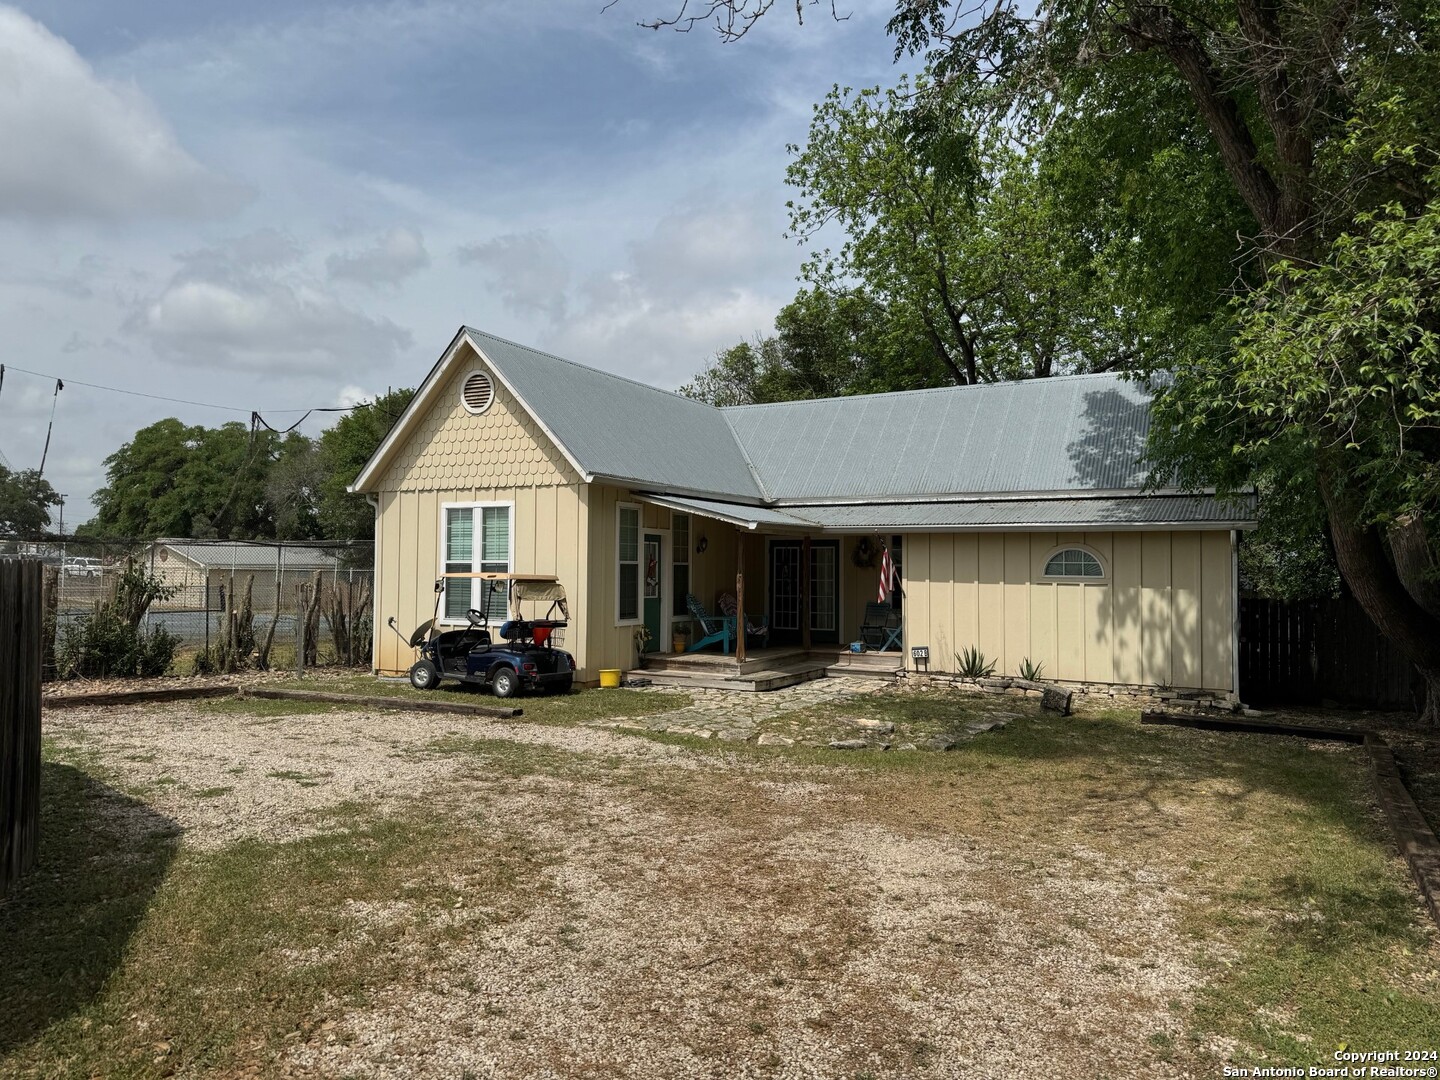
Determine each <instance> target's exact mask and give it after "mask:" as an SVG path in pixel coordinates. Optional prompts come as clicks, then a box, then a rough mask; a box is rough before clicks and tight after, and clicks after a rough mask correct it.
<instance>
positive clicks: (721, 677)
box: [625, 659, 825, 693]
mask: <svg viewBox="0 0 1440 1080" xmlns="http://www.w3.org/2000/svg"><path fill="white" fill-rule="evenodd" d="M625 678H627V679H632V678H633V679H647V680H649V682H651V683H652V684H654V685H655V686H673V687H675V689H677V690H683V689H691V690H738V691H741V692H743V693H760V692H762V691H765V690H783V689H784V688H785V687H787V686H798V685H799V684H800V683H805V682H811V681H813V680H815V679H823V678H825V665H824V663H817V662H815V661H814V660H813V659H802V660H800V661H799V662H797V663H791V664H785V665H778V666H777V665H772V666H769V667H765V668H761V669H759V670H755V671H747V672H745V673H743V674H742V673H740V672H739V671H736V670H735V667H734V665H733V664H732V665H731V667H730V669H729V672H728V673H727V672H725V671H722V670H708V669H704V668H690V669H684V670H677V669H673V668H672V669H668V670H667V669H661V668H657V667H653V666H648V664H647V666H646V667H644V668H638V669H636V670H635V671H627V672H626V673H625Z"/></svg>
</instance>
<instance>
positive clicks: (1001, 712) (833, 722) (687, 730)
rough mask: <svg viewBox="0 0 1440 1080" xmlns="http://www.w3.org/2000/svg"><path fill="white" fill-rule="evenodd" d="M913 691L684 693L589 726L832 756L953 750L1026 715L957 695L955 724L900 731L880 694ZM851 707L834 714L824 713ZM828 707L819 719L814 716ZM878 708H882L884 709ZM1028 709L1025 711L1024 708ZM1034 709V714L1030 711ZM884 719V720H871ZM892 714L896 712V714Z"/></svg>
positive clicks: (838, 688) (821, 685)
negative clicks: (645, 711)
mask: <svg viewBox="0 0 1440 1080" xmlns="http://www.w3.org/2000/svg"><path fill="white" fill-rule="evenodd" d="M626 685H627V686H629V687H631V688H632V689H635V690H639V691H641V692H643V693H664V694H670V693H675V692H676V690H675V688H674V687H672V686H651V685H649V684H646V683H644V682H643V681H642V680H637V681H636V682H634V683H627V684H626ZM907 689H908V688H905V687H903V686H898V685H897V684H896V683H894V682H891V681H889V680H886V679H873V678H856V677H852V676H831V677H829V678H825V679H817V680H815V681H813V682H808V683H801V684H800V685H799V686H792V687H788V688H787V689H784V690H774V691H769V692H767V693H763V694H756V693H748V692H744V691H738V690H712V689H699V690H689V689H687V690H684V691H682V692H683V693H685V694H688V695H689V696H690V698H691V704H689V705H687V706H685V707H684V708H680V709H673V710H671V711H669V712H663V713H654V714H651V715H649V716H617V717H606V718H604V719H600V720H591V721H587V726H590V727H603V728H617V729H628V730H631V731H657V732H658V731H663V732H665V733H667V734H670V735H690V736H694V737H695V738H700V739H720V740H722V741H725V742H751V741H753V742H755V743H756V744H757V745H759V746H794V745H802V746H824V747H829V748H830V749H832V750H864V749H874V750H888V749H891V748H892V747H894V748H895V749H899V750H916V749H920V750H942V751H943V750H953V749H955V748H957V747H958V746H960V745H961V744H963V743H965V742H968V741H969V740H970V739H972V738H974V737H975V736H976V735H981V734H984V733H985V732H987V731H992V730H995V729H997V728H1002V727H1004V726H1005V725H1006V724H1007V723H1009V721H1011V720H1013V719H1015V718H1016V717H1018V716H1021V715H1023V713H1022V712H1017V711H1014V710H1015V709H1016V707H1017V705H1019V703H1017V702H1016V701H1015V699H1013V698H1005V697H994V696H992V695H988V694H970V693H962V692H954V693H955V709H956V715H955V717H954V720H953V722H950V723H943V724H942V725H938V726H939V727H940V730H936V727H937V725H933V724H932V725H930V726H928V727H926V726H921V727H919V728H916V727H914V726H907V728H906V730H902V731H897V730H896V727H895V724H894V723H893V722H891V721H889V720H887V719H884V718H883V717H884V716H885V714H886V713H887V711H888V710H886V709H884V708H883V706H879V703H878V702H876V703H875V705H872V707H870V708H867V707H866V705H867V703H869V702H874V699H875V697H876V696H877V695H880V694H893V693H904V692H906V690H907ZM841 702H852V703H853V709H852V707H851V706H850V705H848V704H847V705H845V706H844V707H843V708H841V709H839V710H831V711H830V712H829V714H828V715H827V713H826V710H825V709H824V708H823V707H824V706H826V705H832V704H836V703H841ZM817 706H819V707H821V708H820V709H819V711H818V714H817V713H816V712H815V711H814V710H816V707H817ZM877 706H879V707H877ZM1019 707H1020V708H1021V709H1024V708H1025V707H1024V706H1023V705H1019ZM1027 711H1028V710H1027ZM866 713H879V714H880V716H867V715H865V714H866ZM892 715H893V714H892Z"/></svg>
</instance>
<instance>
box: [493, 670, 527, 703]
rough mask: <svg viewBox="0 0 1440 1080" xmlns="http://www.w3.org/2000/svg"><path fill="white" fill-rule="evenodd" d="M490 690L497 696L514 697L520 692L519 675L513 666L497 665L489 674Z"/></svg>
mask: <svg viewBox="0 0 1440 1080" xmlns="http://www.w3.org/2000/svg"><path fill="white" fill-rule="evenodd" d="M490 692H491V693H493V694H494V695H495V696H496V697H498V698H507V697H514V696H515V695H516V694H518V693H519V692H520V677H519V676H518V675H516V674H515V669H514V668H509V667H498V668H496V669H495V671H494V672H493V673H492V674H491V676H490Z"/></svg>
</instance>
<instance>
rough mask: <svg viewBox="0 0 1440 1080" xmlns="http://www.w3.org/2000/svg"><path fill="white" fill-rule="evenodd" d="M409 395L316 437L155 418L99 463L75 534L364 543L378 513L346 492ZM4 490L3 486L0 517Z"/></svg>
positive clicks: (396, 395) (383, 401) (394, 395)
mask: <svg viewBox="0 0 1440 1080" xmlns="http://www.w3.org/2000/svg"><path fill="white" fill-rule="evenodd" d="M413 393H414V392H413V391H411V390H396V391H392V392H391V393H388V394H386V395H385V396H383V397H381V398H380V399H378V400H377V401H375V402H373V403H371V404H368V405H361V406H359V407H357V408H355V409H353V410H352V411H351V412H349V413H348V414H346V415H345V416H343V417H341V419H340V420H339V421H338V422H337V423H336V424H335V425H334V426H333V427H330V428H327V429H326V430H325V431H324V432H322V433H321V435H320V437H319V438H318V439H310V438H308V437H307V436H305V435H303V434H301V433H300V432H298V431H292V432H289V433H288V434H286V435H283V436H282V435H279V434H276V433H275V432H272V431H268V430H265V429H263V428H261V429H257V430H254V431H251V430H250V429H249V428H247V427H246V426H245V425H243V424H240V423H228V424H223V425H221V426H220V427H218V428H207V427H203V426H199V425H195V426H187V425H185V424H182V423H181V422H180V421H179V420H175V419H173V418H172V419H167V420H160V421H157V422H156V423H154V424H151V425H149V426H148V427H145V428H142V429H140V430H139V431H137V432H136V433H135V437H134V438H133V439H131V440H130V441H129V442H127V443H126V444H125V445H124V446H122V447H120V449H119V450H117V451H115V453H113V454H111V455H110V456H109V457H108V458H106V459H105V474H106V484H105V486H104V487H102V488H101V489H100V490H99V491H97V492H96V493H95V496H94V502H95V506H96V514H95V517H94V519H93V520H91V521H90V522H87V523H86V524H85V525H83V526H81V527H80V528H79V529H77V530H76V534H77V535H79V536H85V537H94V538H97V539H101V538H107V537H123V538H127V539H144V540H148V539H153V538H155V537H158V536H192V537H197V538H222V539H237V540H257V539H264V540H269V539H278V540H312V539H319V538H322V537H323V538H326V539H335V540H369V539H371V538H372V537H373V534H374V513H373V511H372V510H371V509H370V507H369V506H368V505H367V504H366V502H365V499H364V497H363V496H360V495H351V494H349V493H347V492H346V490H345V488H346V485H348V484H350V483H351V482H352V481H354V479H355V477H356V475H358V473H359V472H360V469H361V467H362V466H363V465H364V464H365V462H366V461H367V460H368V459H369V457H370V455H371V454H372V453H374V451H375V449H376V448H377V447H378V446H379V445H380V442H381V441H382V440H383V439H384V437H385V435H386V434H387V433H388V432H389V430H390V427H391V425H392V424H393V423H394V422H395V420H396V419H397V418H398V417H399V415H400V413H401V412H402V411H403V410H404V408H405V406H406V405H407V404H408V403H409V401H410V398H411V396H412V395H413ZM47 486H48V485H47ZM3 491H4V489H3V484H0V511H3V509H4V503H3ZM0 525H3V521H0Z"/></svg>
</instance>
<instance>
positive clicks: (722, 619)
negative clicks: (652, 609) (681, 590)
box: [685, 593, 735, 654]
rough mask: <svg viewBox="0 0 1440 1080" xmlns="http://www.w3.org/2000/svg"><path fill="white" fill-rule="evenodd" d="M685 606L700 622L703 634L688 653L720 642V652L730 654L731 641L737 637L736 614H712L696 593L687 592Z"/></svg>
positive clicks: (687, 650) (688, 649)
mask: <svg viewBox="0 0 1440 1080" xmlns="http://www.w3.org/2000/svg"><path fill="white" fill-rule="evenodd" d="M685 607H686V609H687V610H688V611H689V612H690V617H691V618H692V619H694V620H695V621H696V622H697V623H699V624H700V632H701V634H702V635H703V636H702V637H699V638H697V639H696V640H695V643H694V644H693V645H691V646H690V647H689V648H687V649H686V650H685V651H686V652H687V653H692V652H698V651H699V650H701V649H703V648H705V647H706V646H707V645H715V644H718V645H719V646H720V652H721V653H722V654H728V653H729V652H730V650H731V642H732V641H733V640H734V638H735V618H734V616H731V615H712V614H710V613H709V612H708V611H706V610H705V608H704V607H703V606H701V604H700V601H699V600H697V599H696V598H695V594H694V593H686V594H685Z"/></svg>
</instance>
